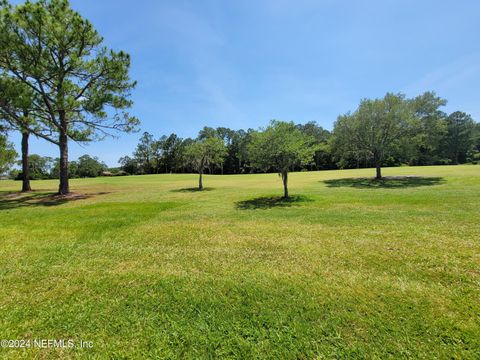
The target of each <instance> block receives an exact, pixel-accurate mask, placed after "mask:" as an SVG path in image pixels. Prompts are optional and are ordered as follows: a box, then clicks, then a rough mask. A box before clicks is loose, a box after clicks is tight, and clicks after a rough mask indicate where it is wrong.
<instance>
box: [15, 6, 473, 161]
mask: <svg viewBox="0 0 480 360" xmlns="http://www.w3.org/2000/svg"><path fill="white" fill-rule="evenodd" d="M71 3H72V7H73V8H74V9H75V10H77V11H79V12H80V13H81V14H82V15H83V16H85V17H87V18H88V19H89V20H90V21H91V22H92V23H93V24H94V26H95V27H96V28H97V30H98V31H99V32H100V33H101V34H102V35H103V36H104V38H105V43H106V45H107V46H109V47H111V48H114V49H116V50H124V51H127V52H129V53H130V54H131V56H132V71H131V74H132V78H133V79H136V80H137V81H138V87H137V88H136V90H135V91H134V96H133V99H134V101H135V105H134V107H133V109H132V110H131V113H132V114H134V115H135V116H137V117H138V118H140V120H141V122H142V125H141V132H143V131H148V132H151V133H152V134H154V135H155V136H157V137H158V136H160V135H162V134H169V133H171V132H175V133H177V134H178V135H180V136H182V137H188V136H189V137H194V136H196V134H197V132H198V131H199V130H200V128H201V127H203V126H204V125H208V126H213V127H217V126H227V127H230V128H233V129H238V128H245V129H246V128H257V127H259V126H263V125H265V124H267V123H268V121H269V120H270V119H281V120H293V121H295V122H298V123H304V122H307V121H312V120H314V121H317V122H318V123H319V124H320V125H322V126H323V127H325V128H327V129H331V128H332V125H333V122H334V121H335V119H336V117H337V116H338V115H339V114H342V113H345V112H347V111H349V110H354V109H355V107H356V106H357V104H358V102H359V100H360V99H361V98H364V97H372V98H373V97H381V96H383V95H384V94H385V93H386V92H387V91H393V92H403V93H405V94H406V95H407V96H415V95H418V94H420V93H422V92H424V91H427V90H434V91H436V92H437V94H439V95H440V96H442V97H445V98H446V99H447V100H448V101H449V103H448V106H447V108H446V110H447V111H454V110H463V111H466V112H468V113H470V114H472V115H473V116H474V118H475V119H477V120H480V42H479V38H478V37H479V35H480V21H478V17H479V15H480V2H479V1H473V0H472V1H468V0H456V1H449V0H442V1H438V0H437V1H431V0H416V1H413V0H402V1H400V0H396V1H394V0H376V1H373V0H370V1H369V0H363V1H356V0H355V1H354V0H350V1H346V0H345V1H341V0H323V1H322V0H317V1H308V0H295V1H293V0H292V1H286V0H243V1H242V0H235V1H225V0H214V1H209V0H191V1H182V0H171V1H170V0H168V1H167V0H164V1H162V0H143V1H142V0H137V1H131V0H128V1H127V0H102V1H98V0H71ZM141 132H140V133H137V134H130V135H121V136H120V138H118V139H109V140H104V141H102V142H98V143H94V144H90V145H87V146H85V147H83V148H82V147H79V146H78V145H76V144H71V149H70V156H71V158H72V159H74V158H76V157H78V156H80V155H82V154H84V153H88V154H91V155H94V156H98V157H99V158H100V159H102V160H103V161H105V162H106V163H107V164H108V165H110V166H114V165H116V164H117V160H118V158H119V157H121V156H123V155H127V154H130V153H131V152H132V151H133V150H134V148H135V145H136V143H137V141H138V138H139V137H140V135H141ZM15 139H16V140H18V138H15ZM17 142H18V141H17ZM31 151H32V153H39V154H42V155H49V156H54V157H56V156H58V155H57V153H58V150H57V149H56V148H55V147H53V146H51V145H48V144H46V143H45V142H44V141H32V144H31Z"/></svg>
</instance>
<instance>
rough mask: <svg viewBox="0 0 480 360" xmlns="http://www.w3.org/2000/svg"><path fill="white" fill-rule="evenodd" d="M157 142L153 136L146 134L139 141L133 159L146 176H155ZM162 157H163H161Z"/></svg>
mask: <svg viewBox="0 0 480 360" xmlns="http://www.w3.org/2000/svg"><path fill="white" fill-rule="evenodd" d="M154 144H155V140H154V138H153V135H152V134H150V133H148V132H144V133H143V135H142V137H141V138H140V140H139V143H138V145H137V148H136V149H135V152H134V153H133V157H134V158H135V161H136V162H137V164H138V166H139V168H140V171H141V172H142V173H144V174H153V172H154V159H155V147H154ZM160 157H161V155H160Z"/></svg>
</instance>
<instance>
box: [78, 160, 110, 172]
mask: <svg viewBox="0 0 480 360" xmlns="http://www.w3.org/2000/svg"><path fill="white" fill-rule="evenodd" d="M107 168H108V167H107V165H105V164H104V163H102V162H100V161H99V160H98V158H97V157H91V156H89V155H83V156H80V157H79V158H78V161H77V174H78V176H79V177H97V176H100V175H102V172H104V171H106V170H107Z"/></svg>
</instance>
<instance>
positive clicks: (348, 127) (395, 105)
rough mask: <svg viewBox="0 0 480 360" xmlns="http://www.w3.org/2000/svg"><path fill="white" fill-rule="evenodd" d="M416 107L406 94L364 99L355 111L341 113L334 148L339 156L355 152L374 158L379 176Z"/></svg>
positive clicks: (404, 132)
mask: <svg viewBox="0 0 480 360" xmlns="http://www.w3.org/2000/svg"><path fill="white" fill-rule="evenodd" d="M412 117H413V114H412V107H411V106H410V104H409V103H408V102H407V101H405V96H404V95H402V94H391V93H387V95H385V97H384V98H383V99H375V100H370V99H364V100H362V101H361V102H360V106H359V107H358V109H357V110H356V111H355V112H354V113H352V114H346V115H343V116H339V117H338V119H337V121H336V122H335V124H334V130H333V134H334V139H333V149H334V151H335V152H336V155H337V157H338V158H339V159H342V158H344V157H348V156H352V154H353V155H354V156H355V157H356V158H357V159H361V158H363V157H365V158H368V159H371V160H372V162H373V164H374V166H375V168H376V179H381V178H382V171H381V167H382V164H383V162H384V161H385V160H386V158H387V156H389V155H390V154H392V153H393V151H394V149H395V147H396V146H398V145H399V141H400V140H401V139H402V138H403V137H404V136H405V135H406V134H407V133H408V130H409V127H410V126H411V120H412Z"/></svg>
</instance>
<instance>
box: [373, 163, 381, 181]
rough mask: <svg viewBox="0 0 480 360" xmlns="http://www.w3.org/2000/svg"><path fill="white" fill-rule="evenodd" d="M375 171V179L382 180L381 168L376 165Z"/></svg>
mask: <svg viewBox="0 0 480 360" xmlns="http://www.w3.org/2000/svg"><path fill="white" fill-rule="evenodd" d="M376 170H377V175H376V176H375V179H377V180H380V179H381V178H382V168H381V167H380V165H379V164H377V165H376Z"/></svg>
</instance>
